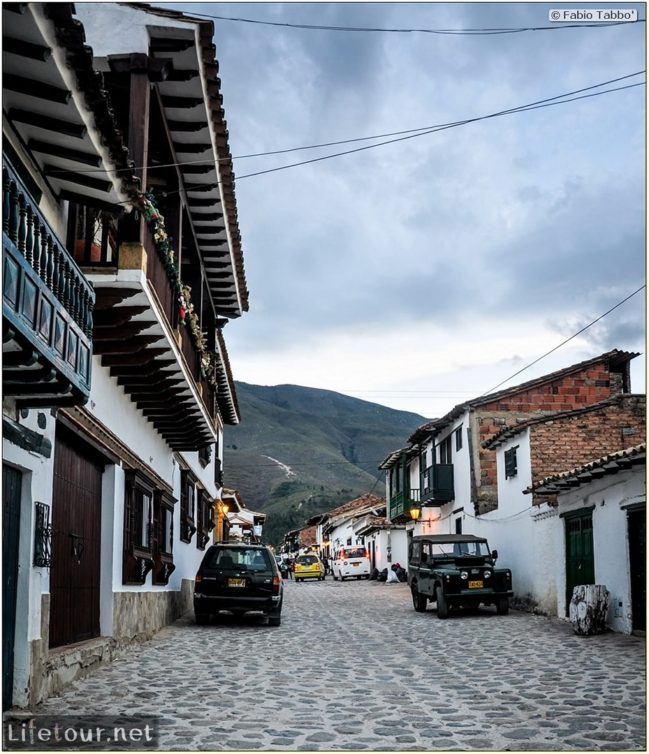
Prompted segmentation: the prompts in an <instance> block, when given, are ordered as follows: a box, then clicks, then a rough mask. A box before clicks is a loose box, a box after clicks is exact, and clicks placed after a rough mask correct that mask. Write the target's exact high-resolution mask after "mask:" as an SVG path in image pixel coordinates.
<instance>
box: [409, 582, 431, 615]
mask: <svg viewBox="0 0 649 754" xmlns="http://www.w3.org/2000/svg"><path fill="white" fill-rule="evenodd" d="M410 591H411V592H412V606H413V607H414V608H415V610H416V611H417V612H418V613H423V612H425V610H426V603H427V602H428V600H427V599H426V595H425V594H421V593H420V592H419V590H418V589H417V585H416V584H413V585H412V587H411V589H410Z"/></svg>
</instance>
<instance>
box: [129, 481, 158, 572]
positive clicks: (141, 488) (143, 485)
mask: <svg viewBox="0 0 649 754" xmlns="http://www.w3.org/2000/svg"><path fill="white" fill-rule="evenodd" d="M125 478H126V485H125V490H124V532H123V534H124V536H123V573H122V581H123V583H124V584H143V583H144V581H145V579H146V576H147V574H148V572H149V571H150V570H151V568H152V567H153V558H152V554H153V552H152V544H153V531H152V529H153V495H154V492H155V490H156V487H155V483H154V482H153V481H152V480H151V479H149V478H148V477H147V476H146V475H145V474H144V473H143V472H141V471H140V470H139V469H133V470H129V471H127V472H126V475H125Z"/></svg>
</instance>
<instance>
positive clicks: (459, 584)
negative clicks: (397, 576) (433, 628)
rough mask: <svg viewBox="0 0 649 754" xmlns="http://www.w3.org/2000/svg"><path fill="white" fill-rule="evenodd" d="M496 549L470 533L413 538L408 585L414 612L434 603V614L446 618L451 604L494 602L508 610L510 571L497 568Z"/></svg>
mask: <svg viewBox="0 0 649 754" xmlns="http://www.w3.org/2000/svg"><path fill="white" fill-rule="evenodd" d="M497 557H498V552H497V551H496V550H494V551H493V552H491V551H490V550H489V545H488V544H487V540H486V539H482V538H480V537H475V536H473V535H472V534H430V535H423V536H419V537H413V538H412V540H411V542H410V551H409V557H408V584H409V585H410V591H411V592H412V604H413V605H414V608H415V610H416V611H417V612H419V613H423V612H424V611H425V610H426V605H427V603H428V601H429V600H430V601H431V602H436V603H437V617H438V618H448V611H449V608H451V607H468V608H477V607H478V605H495V606H496V611H497V612H498V615H507V613H508V612H509V598H510V597H511V596H512V573H511V571H510V570H509V569H508V568H498V569H496V568H495V567H494V566H495V564H496V558H497Z"/></svg>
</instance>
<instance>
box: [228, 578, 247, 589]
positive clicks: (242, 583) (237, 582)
mask: <svg viewBox="0 0 649 754" xmlns="http://www.w3.org/2000/svg"><path fill="white" fill-rule="evenodd" d="M245 585H246V580H245V579H228V586H235V587H242V586H245Z"/></svg>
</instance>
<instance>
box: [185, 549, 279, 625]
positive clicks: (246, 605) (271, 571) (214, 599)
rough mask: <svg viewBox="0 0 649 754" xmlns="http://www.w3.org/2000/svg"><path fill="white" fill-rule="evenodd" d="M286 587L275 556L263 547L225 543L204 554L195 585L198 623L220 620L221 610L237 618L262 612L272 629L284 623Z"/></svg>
mask: <svg viewBox="0 0 649 754" xmlns="http://www.w3.org/2000/svg"><path fill="white" fill-rule="evenodd" d="M283 589H284V585H283V583H282V577H281V574H280V572H279V567H278V565H277V563H276V561H275V557H274V556H273V553H272V552H271V551H270V550H269V549H268V547H266V546H264V545H247V544H235V543H224V544H217V545H212V546H211V547H210V548H209V549H208V551H207V552H206V553H205V556H204V557H203V560H202V562H201V565H200V567H199V569H198V573H197V574H196V581H195V582H194V615H195V616H196V623H207V622H209V619H210V616H213V617H214V618H218V614H219V612H220V611H222V610H226V611H228V612H230V613H233V614H234V615H242V614H243V613H247V612H262V613H264V614H265V615H267V616H268V623H269V625H271V626H279V625H280V623H281V620H282V598H283Z"/></svg>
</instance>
